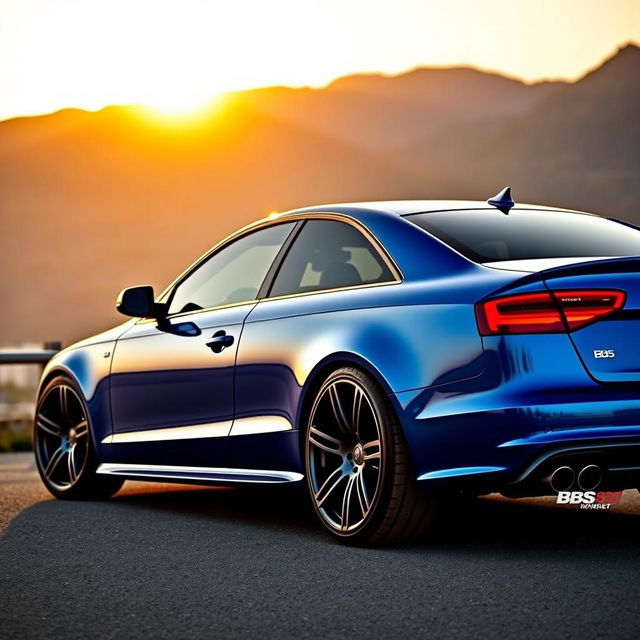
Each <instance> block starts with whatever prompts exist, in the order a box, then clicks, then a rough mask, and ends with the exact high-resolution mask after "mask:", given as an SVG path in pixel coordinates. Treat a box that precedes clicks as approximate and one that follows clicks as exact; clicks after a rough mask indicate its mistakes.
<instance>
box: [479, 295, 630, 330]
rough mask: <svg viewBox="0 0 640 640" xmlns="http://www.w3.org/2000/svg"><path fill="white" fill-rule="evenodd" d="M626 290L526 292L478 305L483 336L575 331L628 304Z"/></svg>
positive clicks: (480, 328)
mask: <svg viewBox="0 0 640 640" xmlns="http://www.w3.org/2000/svg"><path fill="white" fill-rule="evenodd" d="M625 298H626V296H625V294H624V292H623V291H608V290H601V289H597V290H593V289H592V290H586V291H582V290H581V291H551V292H548V293H547V292H545V293H522V294H517V295H512V296H504V297H502V298H494V299H493V300H487V301H485V302H479V303H478V304H476V318H477V320H478V328H479V330H480V335H483V336H491V335H502V334H508V333H563V332H565V331H575V330H576V329H580V328H582V327H584V326H586V325H588V324H591V323H592V322H595V321H597V320H600V319H602V318H604V317H605V316H608V315H611V314H612V313H614V312H615V311H618V309H621V308H622V307H623V306H624V302H625Z"/></svg>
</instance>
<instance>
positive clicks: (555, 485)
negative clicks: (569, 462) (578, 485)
mask: <svg viewBox="0 0 640 640" xmlns="http://www.w3.org/2000/svg"><path fill="white" fill-rule="evenodd" d="M583 471H584V469H583ZM575 480H576V472H575V471H574V470H573V469H572V468H571V467H567V466H564V467H558V468H557V469H556V470H555V471H554V472H553V473H552V474H551V478H550V480H549V484H550V485H551V488H552V489H553V490H554V491H556V492H558V493H560V492H561V491H569V489H571V487H572V486H573V483H574V482H575Z"/></svg>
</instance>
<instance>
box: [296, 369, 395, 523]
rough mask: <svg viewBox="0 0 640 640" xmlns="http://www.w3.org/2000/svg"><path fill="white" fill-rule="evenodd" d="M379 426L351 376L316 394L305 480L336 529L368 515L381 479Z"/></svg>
mask: <svg viewBox="0 0 640 640" xmlns="http://www.w3.org/2000/svg"><path fill="white" fill-rule="evenodd" d="M383 454H384V451H383V438H382V427H381V424H380V419H379V417H378V415H377V412H376V411H375V409H374V406H373V404H372V401H371V399H370V398H369V395H368V394H367V392H366V390H365V389H364V388H363V387H362V386H361V385H360V384H359V383H358V382H356V381H354V380H352V379H349V378H338V379H336V380H333V381H331V382H330V383H329V384H328V385H326V386H325V387H324V388H323V389H321V391H320V393H319V394H318V396H317V398H316V401H315V403H314V405H313V407H312V410H311V415H310V421H309V428H308V432H307V446H306V455H307V465H308V469H309V483H310V488H311V494H312V498H313V500H314V502H315V506H316V510H317V511H318V513H319V514H320V516H321V517H322V519H323V520H324V522H325V523H326V524H327V525H328V526H329V527H330V528H331V529H332V530H334V531H335V532H336V533H339V534H342V535H349V534H351V533H353V532H355V531H357V530H358V529H360V528H361V527H362V526H363V525H364V524H365V523H366V521H367V518H368V516H369V514H370V513H371V511H372V509H373V507H374V505H375V503H376V500H377V498H378V494H379V492H380V486H381V480H382V464H383Z"/></svg>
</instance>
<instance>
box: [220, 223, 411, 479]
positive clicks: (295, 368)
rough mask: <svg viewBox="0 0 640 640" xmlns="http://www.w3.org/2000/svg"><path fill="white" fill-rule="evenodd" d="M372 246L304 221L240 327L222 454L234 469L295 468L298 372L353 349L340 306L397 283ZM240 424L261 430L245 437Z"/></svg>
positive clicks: (342, 229)
mask: <svg viewBox="0 0 640 640" xmlns="http://www.w3.org/2000/svg"><path fill="white" fill-rule="evenodd" d="M375 244H377V243H375V240H374V239H373V238H372V237H370V238H368V237H367V236H366V235H365V232H364V229H363V228H361V227H359V226H356V225H355V223H352V222H348V221H346V220H345V221H343V220H341V219H336V218H335V217H333V218H330V219H309V220H307V221H305V223H304V226H303V227H302V228H301V230H300V231H299V233H298V234H297V235H296V237H295V239H294V240H293V242H292V244H291V247H290V248H289V250H288V251H287V253H286V255H285V256H284V257H283V258H282V262H281V264H280V266H279V269H278V270H277V273H276V274H275V275H274V278H273V282H272V283H270V290H269V292H268V294H267V295H266V296H265V297H264V298H262V299H261V300H260V302H259V303H258V304H257V305H256V307H255V308H254V309H253V310H252V311H251V313H250V314H249V316H248V318H247V320H246V322H245V325H244V329H243V337H242V342H241V344H240V347H239V351H238V356H237V360H236V388H235V394H236V421H235V423H234V426H233V429H232V434H231V435H232V436H233V437H231V438H229V443H228V450H227V456H228V460H229V462H230V464H231V465H239V464H243V465H246V466H248V467H252V468H262V469H264V468H268V469H280V470H286V471H298V470H299V469H298V468H297V467H296V465H297V464H298V461H299V437H298V433H297V427H298V426H299V425H296V424H295V417H296V410H297V405H298V398H299V395H300V390H301V384H300V383H301V380H300V379H299V378H300V372H301V371H304V370H307V369H309V368H310V367H313V365H314V363H315V362H317V361H318V360H320V359H322V358H323V357H325V356H327V355H329V354H332V353H334V352H338V351H340V349H341V348H343V347H344V345H345V344H351V343H350V339H349V336H350V334H351V333H352V329H355V328H356V327H353V326H352V322H351V319H350V316H349V314H346V313H343V312H342V310H343V309H358V308H360V309H361V308H363V307H366V306H367V305H368V304H369V298H367V292H368V289H369V288H370V287H373V286H379V285H387V284H394V283H397V282H399V276H398V274H397V272H396V270H395V267H394V265H392V264H391V262H390V261H389V260H388V259H387V258H386V256H385V255H383V253H382V252H381V251H380V249H379V248H376V246H374V245H375ZM334 312H335V313H334ZM369 315H373V317H375V312H373V314H369ZM245 423H254V424H256V425H262V429H261V430H258V429H256V430H254V431H252V432H246V431H245V430H243V429H242V428H241V426H242V425H243V424H245ZM266 464H270V465H271V466H269V467H265V465H266Z"/></svg>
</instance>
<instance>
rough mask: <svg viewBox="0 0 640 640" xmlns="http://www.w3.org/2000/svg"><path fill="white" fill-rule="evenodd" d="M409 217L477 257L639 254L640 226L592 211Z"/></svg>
mask: <svg viewBox="0 0 640 640" xmlns="http://www.w3.org/2000/svg"><path fill="white" fill-rule="evenodd" d="M406 218H407V220H410V221H411V222H413V223H414V224H416V225H417V226H419V227H420V228H422V229H424V230H425V231H428V232H429V233H431V234H432V235H434V236H436V237H437V238H439V239H440V240H442V241H443V242H445V243H446V244H448V245H449V246H450V247H453V248H454V249H456V250H457V251H459V252H460V253H461V254H463V255H464V256H466V257H467V258H470V259H471V260H474V261H475V262H500V261H503V260H530V259H535V258H574V257H576V258H578V257H618V256H636V255H640V231H638V230H637V229H634V228H632V227H627V226H625V225H623V224H620V223H618V222H613V221H612V220H607V219H606V218H600V217H598V216H594V215H589V214H581V213H568V212H564V211H543V210H522V209H520V210H518V209H514V210H512V211H511V212H510V213H509V214H507V215H505V214H504V213H502V212H500V211H498V210H497V209H477V210H476V209H473V210H468V211H437V212H434V213H416V214H412V215H408V216H406Z"/></svg>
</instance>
